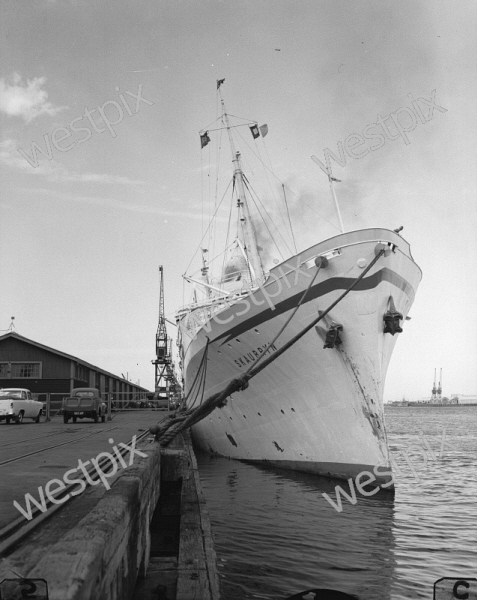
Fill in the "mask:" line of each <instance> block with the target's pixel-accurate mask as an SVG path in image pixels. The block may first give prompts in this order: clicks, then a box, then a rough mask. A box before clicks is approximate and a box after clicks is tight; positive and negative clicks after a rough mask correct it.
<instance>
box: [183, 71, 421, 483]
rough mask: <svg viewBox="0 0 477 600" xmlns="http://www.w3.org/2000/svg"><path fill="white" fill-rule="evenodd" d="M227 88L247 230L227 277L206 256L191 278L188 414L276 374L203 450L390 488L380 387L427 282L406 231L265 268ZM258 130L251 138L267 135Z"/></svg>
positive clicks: (198, 430)
mask: <svg viewBox="0 0 477 600" xmlns="http://www.w3.org/2000/svg"><path fill="white" fill-rule="evenodd" d="M222 83H223V80H219V81H218V82H217V89H218V94H219V97H220V106H221V111H222V115H221V118H220V123H221V125H222V128H223V129H224V130H225V131H226V132H227V134H228V138H229V144H230V151H231V158H232V167H233V168H232V172H233V174H232V182H233V185H232V187H233V197H232V202H233V203H234V204H235V207H236V209H237V218H236V223H237V230H236V237H235V238H234V239H233V241H232V243H231V244H229V246H228V248H227V250H226V251H225V253H224V254H223V259H222V264H223V268H222V269H221V270H220V271H219V274H218V276H215V277H212V275H211V272H210V271H209V267H210V263H211V259H210V258H209V249H205V248H201V250H202V256H201V266H200V269H198V270H197V272H198V273H199V274H198V275H197V276H192V275H190V276H189V275H184V278H185V280H186V281H187V282H188V283H190V284H191V286H192V290H193V296H192V300H191V301H190V302H189V303H188V304H186V305H184V306H182V307H181V308H180V309H178V310H177V312H176V323H177V327H178V347H179V354H180V366H181V369H182V375H183V388H184V392H185V398H186V405H187V408H189V409H191V408H194V407H197V406H200V405H201V403H203V402H204V401H205V400H206V399H207V398H209V397H211V396H212V395H214V394H217V393H219V392H221V391H223V390H224V388H226V387H227V385H228V384H229V383H230V381H232V380H234V378H237V377H241V376H243V374H244V373H248V372H250V371H251V370H253V369H254V368H255V366H256V365H259V364H261V363H267V364H266V367H265V368H263V370H261V371H260V372H259V373H257V374H256V375H255V376H254V377H253V379H251V380H250V382H249V385H248V387H246V389H243V390H242V391H237V392H236V393H233V394H230V396H229V397H227V398H226V401H225V402H224V403H222V405H221V407H220V408H216V409H215V410H213V411H212V412H211V413H210V414H208V415H207V416H206V417H205V418H203V419H202V420H201V421H200V422H198V423H196V424H195V425H193V427H192V435H193V440H194V443H195V445H196V447H197V448H198V449H199V450H203V451H205V452H208V453H211V454H214V455H218V456H222V457H228V458H231V459H237V460H242V461H247V462H250V463H261V464H265V465H270V466H273V467H278V468H284V469H292V470H296V471H302V472H307V473H312V474H316V475H321V476H327V477H331V478H337V479H349V478H356V477H357V476H359V475H360V474H362V473H363V472H365V471H367V472H370V473H371V474H372V476H371V477H370V476H368V480H369V483H370V485H374V486H379V485H382V487H386V486H389V489H392V488H393V477H392V470H391V461H390V455H389V448H388V443H387V437H386V426H385V418H384V409H383V391H384V383H385V377H386V371H387V369H388V365H389V362H390V359H391V355H392V352H393V348H394V345H395V343H396V341H397V338H398V337H399V335H400V334H401V332H402V326H403V324H404V322H405V320H406V318H407V315H408V313H409V310H410V308H411V306H412V304H413V301H414V297H415V293H416V290H417V288H418V285H419V282H420V280H421V270H420V269H419V267H418V266H417V264H416V263H415V261H414V259H413V257H412V255H411V250H410V246H409V244H408V242H407V241H405V239H404V238H403V237H402V235H400V229H398V230H390V229H387V228H385V227H378V226H377V227H371V228H365V229H358V230H353V231H346V232H345V231H344V230H343V231H341V232H340V233H338V234H336V235H334V236H333V237H330V238H327V239H324V240H322V241H318V240H317V243H316V244H314V245H312V246H311V247H308V248H306V249H303V250H299V251H297V252H296V253H292V254H291V255H290V256H289V257H288V258H285V259H284V260H282V261H281V262H278V263H277V264H273V265H271V266H270V267H269V268H266V269H265V268H264V266H263V261H262V255H261V254H262V248H261V247H260V245H259V244H258V243H257V232H256V229H255V219H254V218H252V216H251V212H250V198H249V195H250V193H251V192H250V190H251V189H252V188H251V184H250V183H249V179H248V176H247V175H246V173H244V169H243V166H242V155H241V152H240V151H238V150H236V139H234V133H235V132H234V131H233V129H234V128H233V126H232V125H231V120H230V115H229V114H228V113H227V111H226V108H225V103H224V99H223V96H222V92H221V84H222ZM249 126H250V130H251V132H252V135H253V138H254V139H255V137H256V135H257V133H258V129H259V128H258V123H256V122H254V123H252V124H251V125H250V124H249ZM266 131H267V129H265V130H263V129H262V132H264V133H265V132H266ZM200 136H201V147H202V146H204V145H205V144H207V143H209V142H210V139H211V138H210V137H209V131H204V130H203V131H202V132H200ZM329 179H330V185H333V181H336V180H335V179H334V178H333V177H332V176H331V174H330V177H329ZM335 199H336V197H335ZM235 201H236V202H235ZM339 216H340V223H341V215H339ZM229 227H230V225H229ZM276 262H277V261H276ZM314 323H316V325H313V324H314ZM310 324H311V325H310ZM312 325H313V326H312ZM305 329H307V331H306V333H304V334H303V332H304V331H305ZM295 340H296V341H295ZM285 348H286V351H284V350H285Z"/></svg>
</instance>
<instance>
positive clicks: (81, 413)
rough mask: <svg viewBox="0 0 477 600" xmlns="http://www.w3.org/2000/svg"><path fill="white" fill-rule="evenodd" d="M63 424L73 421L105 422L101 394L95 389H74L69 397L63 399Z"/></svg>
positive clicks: (104, 406)
mask: <svg viewBox="0 0 477 600" xmlns="http://www.w3.org/2000/svg"><path fill="white" fill-rule="evenodd" d="M62 410H63V422H64V423H68V421H69V419H73V423H76V420H77V419H93V420H94V422H95V423H97V422H98V421H99V419H101V422H102V423H104V422H105V420H106V411H107V405H106V403H105V402H103V401H102V399H101V394H100V392H99V390H98V389H96V388H74V389H73V390H71V394H70V396H68V397H67V398H63V406H62Z"/></svg>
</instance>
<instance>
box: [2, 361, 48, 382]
mask: <svg viewBox="0 0 477 600" xmlns="http://www.w3.org/2000/svg"><path fill="white" fill-rule="evenodd" d="M40 367H41V363H39V362H38V363H20V362H18V363H17V362H12V363H11V375H10V377H11V378H12V379H31V378H33V377H40Z"/></svg>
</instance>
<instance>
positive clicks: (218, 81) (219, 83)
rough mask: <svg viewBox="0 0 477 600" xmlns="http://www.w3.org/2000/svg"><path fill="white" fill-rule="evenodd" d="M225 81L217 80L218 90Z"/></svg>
mask: <svg viewBox="0 0 477 600" xmlns="http://www.w3.org/2000/svg"><path fill="white" fill-rule="evenodd" d="M224 81H225V79H217V89H219V87H220V86H221V85H222V84H223V83H224Z"/></svg>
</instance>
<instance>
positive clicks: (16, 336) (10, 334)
mask: <svg viewBox="0 0 477 600" xmlns="http://www.w3.org/2000/svg"><path fill="white" fill-rule="evenodd" d="M8 338H13V339H16V340H19V341H21V342H24V343H26V344H30V345H32V346H36V347H37V348H41V349H42V350H46V351H47V352H52V353H53V354H57V355H58V356H63V358H68V359H69V360H74V361H75V362H77V363H78V364H79V365H83V366H85V367H88V368H89V369H93V370H95V371H98V372H99V373H102V374H103V375H107V376H108V377H113V378H114V379H117V380H118V381H122V382H124V383H127V384H129V385H132V386H134V387H135V388H137V389H140V390H144V391H145V392H148V391H149V390H147V389H146V388H143V387H141V386H140V385H137V384H136V383H133V382H132V381H128V380H127V379H124V378H123V377H118V375H114V373H110V372H109V371H105V370H104V369H101V367H97V366H96V365H92V364H91V363H88V362H86V361H85V360H83V359H81V358H78V357H77V356H73V355H72V354H67V353H66V352H61V350H56V348H51V347H50V346H45V344H40V343H39V342H35V341H34V340H29V339H28V338H26V337H23V336H22V335H20V334H18V333H16V331H9V332H8V333H6V334H5V335H1V336H0V343H1V342H3V341H4V340H6V339H8Z"/></svg>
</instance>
